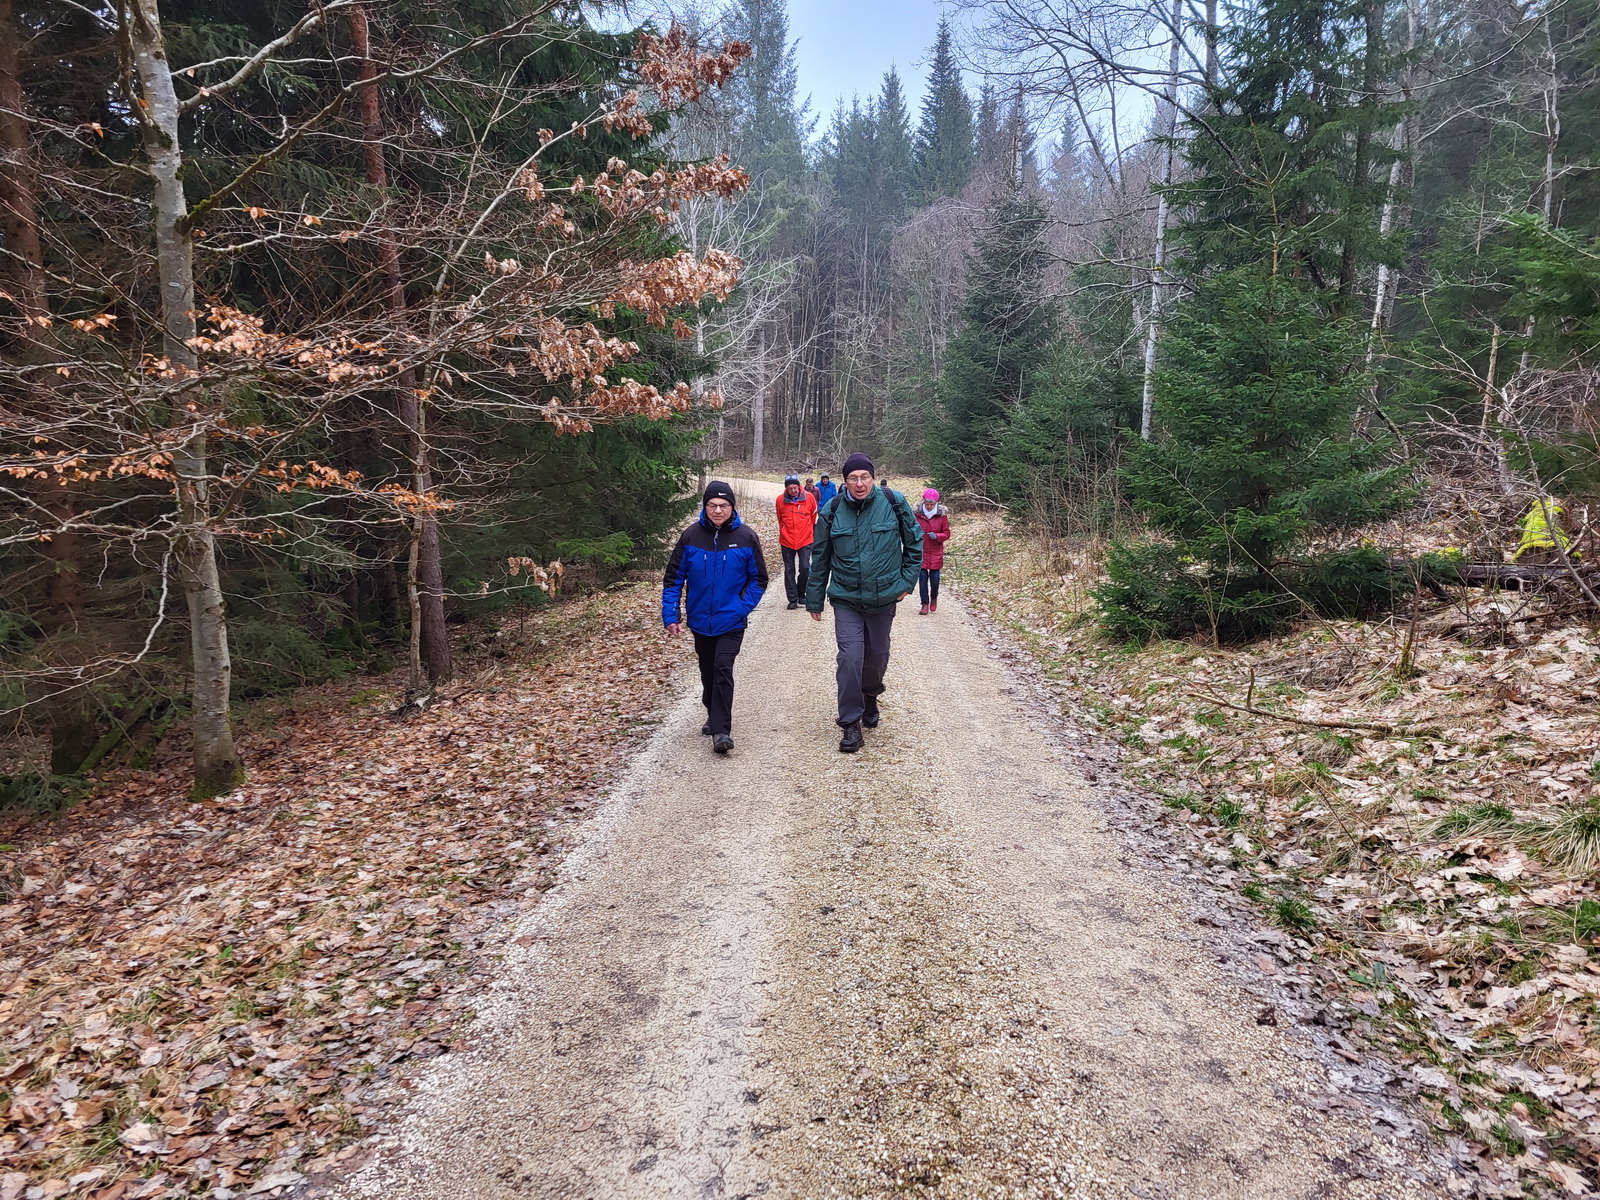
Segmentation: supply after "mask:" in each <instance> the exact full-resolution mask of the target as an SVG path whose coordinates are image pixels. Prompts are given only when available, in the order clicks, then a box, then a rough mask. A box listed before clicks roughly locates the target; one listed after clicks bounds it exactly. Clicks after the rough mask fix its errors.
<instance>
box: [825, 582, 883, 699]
mask: <svg viewBox="0 0 1600 1200" xmlns="http://www.w3.org/2000/svg"><path fill="white" fill-rule="evenodd" d="M893 624H894V609H892V608H891V609H888V610H886V611H884V612H881V613H874V614H873V615H872V616H870V617H869V616H867V615H866V614H864V613H859V612H857V611H856V610H855V609H853V608H845V607H844V606H843V605H839V604H835V605H834V606H833V637H834V640H835V641H836V642H838V644H839V666H838V670H837V671H835V673H834V679H835V680H836V681H837V682H838V685H839V724H840V725H850V724H853V723H855V722H856V721H859V720H861V714H862V713H864V712H865V711H866V708H867V701H866V698H867V697H868V696H874V697H876V696H881V695H883V673H884V672H885V671H886V670H888V668H889V629H890V627H891V626H892V625H893Z"/></svg>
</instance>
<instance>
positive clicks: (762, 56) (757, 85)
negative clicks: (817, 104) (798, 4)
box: [730, 0, 806, 185]
mask: <svg viewBox="0 0 1600 1200" xmlns="http://www.w3.org/2000/svg"><path fill="white" fill-rule="evenodd" d="M730 25H731V32H732V35H733V36H734V37H736V38H739V39H741V40H743V41H747V42H749V43H750V50H751V53H750V58H749V61H748V62H746V63H745V65H744V67H743V68H742V69H741V70H740V73H739V76H738V78H737V79H736V81H735V84H734V99H735V102H736V103H737V104H738V107H739V112H740V114H741V120H740V126H739V147H738V150H739V154H738V157H739V161H740V162H741V164H742V165H743V166H744V167H745V169H746V170H748V171H749V172H750V174H751V177H752V178H754V179H755V180H756V181H757V182H758V183H761V184H763V185H771V184H776V183H779V182H798V181H799V180H800V179H801V177H802V176H803V175H804V173H805V169H806V155H805V130H804V128H803V126H804V123H805V115H804V113H803V111H802V107H803V106H802V105H801V104H800V103H799V101H798V98H797V92H798V89H799V71H798V68H797V67H796V65H795V56H794V45H793V43H792V42H790V40H789V10H788V5H787V4H786V3H785V2H784V0H742V2H741V3H740V5H739V6H738V8H736V9H735V10H734V13H733V19H732V21H731V23H730Z"/></svg>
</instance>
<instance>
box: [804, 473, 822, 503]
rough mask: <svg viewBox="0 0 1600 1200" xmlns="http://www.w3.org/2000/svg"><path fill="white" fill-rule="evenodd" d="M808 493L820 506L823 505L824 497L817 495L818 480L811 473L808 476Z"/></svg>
mask: <svg viewBox="0 0 1600 1200" xmlns="http://www.w3.org/2000/svg"><path fill="white" fill-rule="evenodd" d="M806 495H808V496H810V497H811V498H812V499H813V500H815V501H816V502H817V504H818V506H819V507H820V506H821V504H822V497H820V496H818V495H817V481H816V480H815V479H813V478H811V476H809V475H807V476H806Z"/></svg>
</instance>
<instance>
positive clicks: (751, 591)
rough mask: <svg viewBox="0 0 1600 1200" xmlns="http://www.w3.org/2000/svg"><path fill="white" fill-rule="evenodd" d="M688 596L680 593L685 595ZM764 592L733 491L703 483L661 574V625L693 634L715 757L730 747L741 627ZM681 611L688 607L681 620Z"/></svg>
mask: <svg viewBox="0 0 1600 1200" xmlns="http://www.w3.org/2000/svg"><path fill="white" fill-rule="evenodd" d="M686 590H687V592H688V595H687V597H685V595H684V592H685V591H686ZM766 590H767V560H766V557H765V555H763V554H762V552H761V539H760V538H759V537H757V536H756V531H755V530H754V529H751V528H750V526H748V525H746V524H745V523H744V522H743V521H741V520H740V519H739V513H738V511H737V510H736V509H735V507H734V500H733V489H732V488H731V487H729V486H728V485H727V484H725V483H723V482H722V481H721V480H720V479H714V480H712V481H711V483H710V484H709V485H707V487H706V492H705V497H704V499H703V501H702V503H701V507H700V519H699V520H698V521H696V522H695V523H694V524H692V525H690V526H689V528H687V529H685V530H684V531H683V532H682V533H681V534H679V535H678V544H677V545H676V546H674V547H673V548H672V557H671V558H670V559H668V560H667V570H666V574H665V575H663V576H662V579H661V623H662V624H663V625H664V626H666V628H667V632H668V633H674V634H678V633H682V632H683V627H684V625H685V624H687V625H688V626H689V632H690V633H692V634H694V653H695V657H696V658H698V659H699V660H700V700H701V703H703V704H704V705H705V706H706V723H705V726H704V727H703V728H702V729H701V730H700V732H701V733H703V734H708V735H710V737H711V748H712V749H713V750H715V751H716V752H717V753H718V754H726V753H727V752H728V751H729V750H732V749H733V660H734V659H735V658H737V657H738V656H739V648H740V646H742V645H743V644H744V631H745V625H746V623H747V621H748V618H749V616H750V613H751V611H752V610H753V609H754V608H755V606H756V605H757V604H759V603H761V594H762V593H763V592H765V591H766ZM682 609H687V610H688V620H687V621H685V619H684V617H683V614H682V611H681V610H682Z"/></svg>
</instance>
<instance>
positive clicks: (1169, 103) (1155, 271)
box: [1139, 0, 1183, 441]
mask: <svg viewBox="0 0 1600 1200" xmlns="http://www.w3.org/2000/svg"><path fill="white" fill-rule="evenodd" d="M1182 20H1183V4H1182V0H1173V5H1172V47H1171V49H1170V51H1169V52H1168V54H1167V86H1166V89H1165V97H1164V101H1163V102H1164V104H1165V105H1166V114H1165V118H1164V124H1165V128H1166V142H1165V144H1164V145H1163V146H1162V149H1161V182H1162V184H1163V187H1162V189H1161V191H1160V193H1159V194H1158V195H1157V197H1156V246H1155V256H1154V257H1155V261H1154V264H1153V265H1152V267H1151V271H1150V315H1149V317H1148V318H1147V320H1146V321H1145V330H1144V399H1143V401H1142V402H1141V404H1140V406H1139V436H1140V437H1142V438H1144V439H1145V440H1147V441H1148V440H1149V438H1150V430H1151V426H1152V425H1153V423H1154V420H1155V408H1156V343H1157V341H1159V340H1160V337H1161V301H1162V294H1163V292H1164V290H1165V288H1166V270H1167V219H1168V216H1169V212H1168V208H1169V206H1168V201H1167V192H1166V187H1167V186H1170V185H1171V183H1172V138H1173V135H1174V134H1175V133H1176V132H1177V115H1178V52H1179V51H1180V50H1181V49H1182V47H1183V36H1182V33H1181V30H1182V25H1181V24H1180V23H1181V22H1182Z"/></svg>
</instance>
